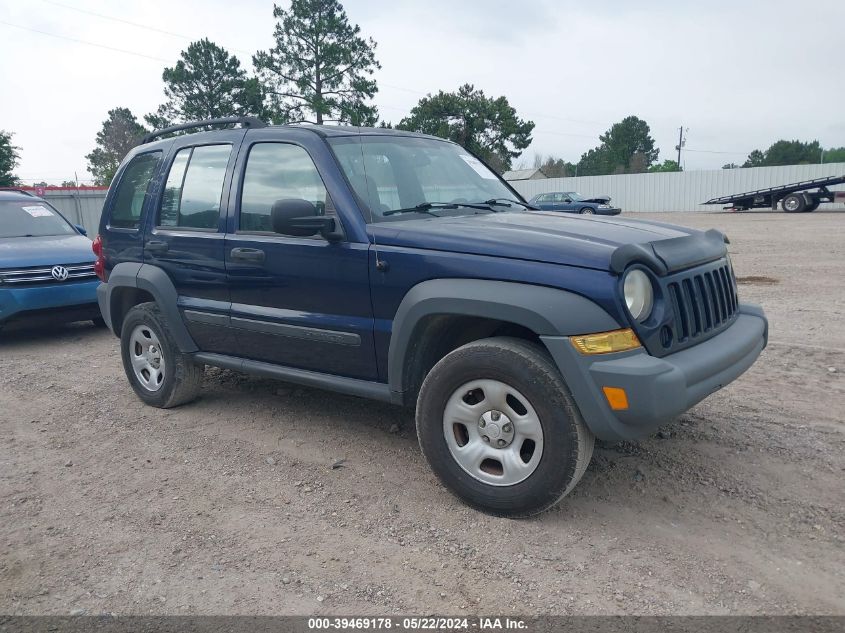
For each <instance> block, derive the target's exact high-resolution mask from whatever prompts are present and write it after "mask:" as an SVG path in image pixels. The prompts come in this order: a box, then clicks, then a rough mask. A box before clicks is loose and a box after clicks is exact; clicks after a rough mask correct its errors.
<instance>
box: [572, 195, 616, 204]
mask: <svg viewBox="0 0 845 633" xmlns="http://www.w3.org/2000/svg"><path fill="white" fill-rule="evenodd" d="M578 202H595V203H596V204H607V203H608V202H610V196H595V197H594V198H584V199H583V200H579V201H578Z"/></svg>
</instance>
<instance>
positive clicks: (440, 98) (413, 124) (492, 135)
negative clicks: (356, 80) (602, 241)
mask: <svg viewBox="0 0 845 633" xmlns="http://www.w3.org/2000/svg"><path fill="white" fill-rule="evenodd" d="M396 127H397V128H398V129H400V130H410V131H413V132H423V133H425V134H432V135H434V136H439V137H441V138H447V139H450V140H452V141H455V142H456V143H458V144H459V145H461V146H463V147H465V148H466V149H468V150H469V151H471V152H473V153H474V154H476V155H478V156H480V157H481V158H482V159H484V160H485V161H486V162H487V163H488V164H489V165H490V166H491V167H493V168H494V169H496V170H498V171H499V173H501V172H503V171H506V170H508V169H510V167H511V161H512V160H513V159H514V158H517V157H518V156H519V155H520V154H521V153H522V150H524V149H525V148H526V147H528V146H529V145H530V144H531V132H532V130H533V129H534V123H533V122H532V121H524V120H522V119H520V118H519V117H517V116H516V110H514V109H513V108H512V107H511V105H510V104H509V103H508V100H507V99H506V98H505V97H498V98H496V99H494V98H492V97H486V96H485V95H484V92H482V91H481V90H476V89H475V87H474V86H472V85H470V84H465V85H463V86H461V87H460V88H459V89H458V91H457V92H443V91H442V90H441V91H440V92H438V93H437V94H436V95H434V96H432V95H428V96H427V97H423V98H422V99H420V102H419V103H418V104H417V105H416V106H414V108H413V109H412V110H411V113H410V115H409V116H407V117H405V118H404V119H402V120H401V121H400V122H399V124H398V125H397V126H396Z"/></svg>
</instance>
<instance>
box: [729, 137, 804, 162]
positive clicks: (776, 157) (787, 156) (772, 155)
mask: <svg viewBox="0 0 845 633" xmlns="http://www.w3.org/2000/svg"><path fill="white" fill-rule="evenodd" d="M819 162H821V146H820V145H819V142H818V141H812V142H811V143H803V142H801V141H785V140H780V141H777V142H776V143H773V144H772V145H771V146H770V147H769V149H767V150H766V151H765V152H761V151H760V150H759V149H755V150H754V151H753V152H751V153H750V154H749V155H748V159H747V160H746V161H745V164H744V165H743V167H774V166H777V165H806V164H810V163H819Z"/></svg>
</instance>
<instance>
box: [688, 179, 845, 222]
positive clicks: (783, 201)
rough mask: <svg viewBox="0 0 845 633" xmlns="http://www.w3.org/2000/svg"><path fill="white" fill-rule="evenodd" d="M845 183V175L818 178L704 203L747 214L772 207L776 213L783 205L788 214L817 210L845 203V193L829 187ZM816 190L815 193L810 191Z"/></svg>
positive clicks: (735, 194)
mask: <svg viewBox="0 0 845 633" xmlns="http://www.w3.org/2000/svg"><path fill="white" fill-rule="evenodd" d="M842 183H845V176H831V177H828V178H815V179H813V180H805V181H803V182H794V183H792V184H790V185H782V186H780V187H769V188H768V189H757V190H756V191H746V192H745V193H734V194H731V195H729V196H722V197H721V198H713V199H712V200H708V201H707V202H703V203H702V204H730V206H727V207H725V209H727V210H730V211H747V210H748V209H760V208H765V207H771V209H772V211H775V210H776V209H777V206H778V202H780V206H781V208H782V209H783V210H784V211H786V212H787V213H802V212H807V211H815V210H816V209H818V208H819V205H820V204H821V203H823V202H845V191H830V190H829V189H828V187H832V186H833V185H839V184H842ZM811 190H815V191H811Z"/></svg>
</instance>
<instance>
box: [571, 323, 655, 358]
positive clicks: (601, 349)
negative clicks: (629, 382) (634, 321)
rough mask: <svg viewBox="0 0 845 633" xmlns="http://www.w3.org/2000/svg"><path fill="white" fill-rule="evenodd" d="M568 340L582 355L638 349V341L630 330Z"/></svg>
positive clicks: (588, 335)
mask: <svg viewBox="0 0 845 633" xmlns="http://www.w3.org/2000/svg"><path fill="white" fill-rule="evenodd" d="M569 340H570V341H572V344H573V345H574V346H575V349H577V350H578V351H579V352H581V353H582V354H609V353H611V352H624V351H627V350H629V349H636V348H637V347H640V339H638V338H637V335H636V334H634V331H633V330H632V329H631V328H626V329H624V330H613V331H612V332H599V333H598V334H584V335H582V336H572V337H570V338H569Z"/></svg>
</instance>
